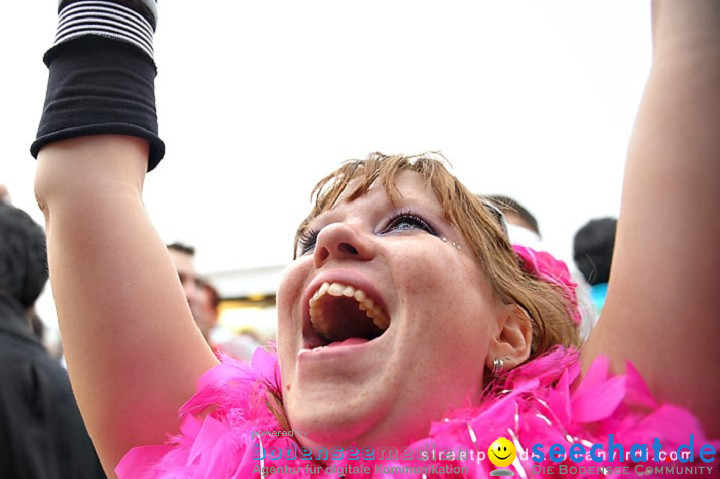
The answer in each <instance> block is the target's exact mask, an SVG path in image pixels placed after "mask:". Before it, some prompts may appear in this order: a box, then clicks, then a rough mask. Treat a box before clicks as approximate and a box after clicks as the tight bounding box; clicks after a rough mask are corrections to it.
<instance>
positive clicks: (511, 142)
mask: <svg viewBox="0 0 720 479" xmlns="http://www.w3.org/2000/svg"><path fill="white" fill-rule="evenodd" d="M56 4H57V2H56V0H33V1H23V2H12V3H9V4H7V5H6V6H4V9H3V10H4V11H3V17H2V23H3V25H2V28H0V40H2V42H1V43H0V45H2V46H1V47H0V48H2V62H3V68H2V76H1V78H0V82H2V88H1V89H0V95H2V98H1V103H0V104H1V105H2V115H0V122H2V123H1V124H0V144H2V147H3V149H4V151H3V153H4V154H3V155H2V159H1V160H0V183H4V184H6V185H7V186H8V188H9V189H10V192H11V194H12V198H13V202H14V204H15V205H17V206H19V207H21V208H24V209H26V210H28V211H29V212H30V213H31V214H32V215H33V216H34V217H35V218H36V219H37V220H38V221H41V219H42V218H41V215H40V214H39V212H38V211H36V207H35V205H34V199H33V193H32V177H33V171H34V161H33V160H32V159H31V158H30V155H29V153H28V147H29V144H30V142H31V141H32V139H33V137H34V134H35V128H36V125H37V122H38V119H39V115H40V111H41V108H42V101H43V93H44V88H45V82H46V78H47V73H46V69H45V67H44V65H43V64H42V61H41V57H42V54H43V52H44V50H45V49H46V48H47V46H48V45H49V44H50V43H51V41H52V37H53V34H54V25H55V21H56V20H55V14H54V9H55V5H56ZM198 7H202V9H203V10H200V11H199V10H197V8H198ZM159 8H160V20H159V25H158V32H157V34H156V62H157V64H158V70H159V74H158V77H157V80H156V85H157V100H158V113H159V119H160V132H161V136H162V138H163V139H164V140H165V142H166V144H167V155H166V159H165V160H164V161H163V162H162V163H161V164H160V166H159V167H158V168H157V169H156V171H154V172H153V173H151V174H150V175H149V177H148V179H147V181H146V186H145V202H146V206H147V209H148V211H149V213H150V215H151V217H152V219H153V221H154V222H155V225H156V227H157V229H158V231H159V232H160V234H161V236H162V237H163V238H164V239H165V240H166V241H170V240H176V239H178V240H183V241H185V242H188V243H191V244H193V245H195V246H196V247H197V249H198V265H199V267H200V269H201V270H202V271H205V272H214V271H221V270H229V269H236V268H245V267H252V266H260V265H271V264H282V263H285V262H287V261H288V260H289V258H290V254H291V244H292V238H293V232H294V230H295V228H296V226H297V224H298V222H299V221H300V219H302V217H303V216H304V215H305V214H306V213H307V210H308V207H309V201H308V199H309V196H308V195H309V192H310V189H311V187H312V186H313V184H314V182H315V181H316V180H317V179H319V178H320V177H322V176H324V175H325V174H326V173H327V172H329V171H330V170H331V169H333V168H334V167H336V166H337V165H338V164H339V163H340V161H342V160H344V159H348V158H358V157H364V156H365V155H366V154H367V153H369V152H372V151H382V152H385V153H400V152H401V153H418V152H423V151H429V150H439V151H442V152H443V153H444V154H445V156H446V157H447V158H449V159H450V161H451V162H452V164H453V165H454V167H455V173H456V174H457V175H458V176H459V177H460V178H461V179H462V180H463V181H464V182H465V183H466V184H467V185H468V186H469V187H470V188H471V189H472V190H474V191H477V192H482V193H503V194H507V195H510V196H512V197H514V198H516V199H517V200H519V201H520V202H521V203H523V204H524V205H525V206H526V207H527V208H528V209H530V210H531V211H532V212H533V213H534V214H535V215H536V216H537V218H538V220H539V222H540V226H541V229H542V232H543V236H544V242H545V244H546V245H547V246H548V249H549V250H551V251H553V252H554V253H555V254H556V255H558V256H560V257H562V258H563V259H566V260H569V259H570V252H571V242H572V236H573V234H574V232H575V231H576V230H577V229H578V228H579V227H580V226H581V225H582V224H583V223H585V222H586V221H587V220H589V219H590V218H594V217H600V216H609V215H612V216H615V215H617V214H618V212H619V204H620V188H621V182H622V173H623V162H624V157H625V151H626V148H627V143H628V139H629V135H630V131H631V128H632V123H633V120H634V113H635V110H636V109H637V105H638V102H639V100H640V96H641V93H642V88H643V84H644V81H645V78H646V76H647V72H648V68H649V63H650V16H649V2H647V1H634V2H628V1H627V0H602V1H599V0H598V1H587V0H565V1H529V0H527V1H502V2H501V1H494V2H480V1H444V2H440V1H423V0H412V1H410V0H408V1H393V0H366V1H363V2H345V1H339V0H332V1H330V0H327V1H297V0H294V1H290V0H275V1H273V0H269V1H263V2H239V1H219V0H204V1H203V2H189V1H184V0H172V1H171V0H166V1H162V2H160V5H159Z"/></svg>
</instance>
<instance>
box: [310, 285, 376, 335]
mask: <svg viewBox="0 0 720 479" xmlns="http://www.w3.org/2000/svg"><path fill="white" fill-rule="evenodd" d="M326 294H327V295H330V296H336V297H340V296H345V297H347V298H355V301H357V303H358V308H360V310H361V311H365V315H366V316H367V317H368V318H370V319H372V321H373V323H374V324H375V326H377V327H378V328H380V329H387V328H388V326H390V318H389V317H388V315H387V313H385V311H383V309H382V308H381V307H380V306H378V305H376V304H375V302H374V301H373V300H372V299H370V298H368V297H367V294H366V293H365V291H363V290H362V289H358V288H354V287H352V286H347V285H345V284H341V283H323V284H322V286H320V288H319V289H318V290H317V291H315V294H314V295H313V297H312V298H310V302H309V303H310V321H311V322H312V324H313V326H314V327H315V330H316V331H317V332H318V333H320V334H323V335H325V336H327V335H328V332H329V324H328V323H327V322H326V321H325V318H324V313H323V309H322V305H321V302H320V298H322V297H323V296H325V295H326Z"/></svg>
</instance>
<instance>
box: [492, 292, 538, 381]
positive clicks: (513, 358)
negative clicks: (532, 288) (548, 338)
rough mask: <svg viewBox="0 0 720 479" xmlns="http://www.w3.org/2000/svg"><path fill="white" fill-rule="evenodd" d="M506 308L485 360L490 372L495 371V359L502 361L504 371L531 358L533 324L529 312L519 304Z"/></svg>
mask: <svg viewBox="0 0 720 479" xmlns="http://www.w3.org/2000/svg"><path fill="white" fill-rule="evenodd" d="M504 308H505V311H504V312H503V313H502V314H501V315H500V318H499V319H498V323H497V326H498V328H497V330H496V333H495V337H494V338H492V339H491V340H490V347H489V348H488V356H487V358H485V366H486V367H487V368H488V369H489V370H492V369H493V361H494V360H495V358H498V359H502V361H503V363H504V364H503V369H505V370H507V369H510V368H513V367H515V366H517V365H518V364H521V363H522V362H523V361H525V360H526V359H527V358H529V357H530V348H531V346H532V324H531V323H530V318H529V316H528V314H527V312H526V311H525V310H524V309H523V308H521V307H520V306H518V305H517V304H509V305H506V306H505V307H504Z"/></svg>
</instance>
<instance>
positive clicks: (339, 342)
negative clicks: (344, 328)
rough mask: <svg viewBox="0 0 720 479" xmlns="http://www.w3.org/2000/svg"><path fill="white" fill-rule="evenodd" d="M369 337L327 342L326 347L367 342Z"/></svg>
mask: <svg viewBox="0 0 720 479" xmlns="http://www.w3.org/2000/svg"><path fill="white" fill-rule="evenodd" d="M368 341H369V339H365V338H347V339H346V340H344V341H333V342H332V343H330V344H328V345H327V347H328V348H332V347H334V346H352V345H354V344H362V343H367V342H368Z"/></svg>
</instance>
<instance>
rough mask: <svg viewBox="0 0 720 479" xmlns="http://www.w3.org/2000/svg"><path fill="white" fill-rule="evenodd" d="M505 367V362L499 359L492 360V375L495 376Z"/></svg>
mask: <svg viewBox="0 0 720 479" xmlns="http://www.w3.org/2000/svg"><path fill="white" fill-rule="evenodd" d="M504 365H505V362H504V361H503V360H502V359H500V358H495V359H493V368H492V373H493V374H495V375H497V374H498V373H499V372H500V371H502V368H503V366H504Z"/></svg>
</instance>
